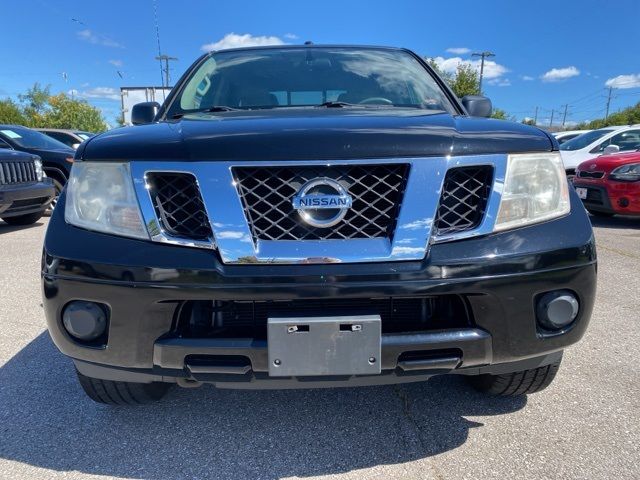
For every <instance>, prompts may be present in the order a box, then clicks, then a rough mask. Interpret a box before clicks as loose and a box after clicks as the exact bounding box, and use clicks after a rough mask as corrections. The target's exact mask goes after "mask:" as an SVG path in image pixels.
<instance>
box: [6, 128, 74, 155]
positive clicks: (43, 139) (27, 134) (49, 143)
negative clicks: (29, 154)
mask: <svg viewBox="0 0 640 480" xmlns="http://www.w3.org/2000/svg"><path fill="white" fill-rule="evenodd" d="M0 135H2V136H3V137H4V138H6V139H8V140H9V141H10V142H13V143H15V144H16V145H18V146H19V147H23V148H41V149H46V150H59V149H63V150H69V147H68V146H67V145H65V144H64V143H62V142H59V141H58V140H55V139H53V138H51V137H49V136H47V135H45V134H44V133H40V132H36V131H35V130H31V129H29V128H20V127H11V128H3V129H1V130H0Z"/></svg>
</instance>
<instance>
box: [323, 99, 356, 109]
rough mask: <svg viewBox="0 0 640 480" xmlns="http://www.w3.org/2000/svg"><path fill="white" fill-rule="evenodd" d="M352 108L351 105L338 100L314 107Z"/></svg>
mask: <svg viewBox="0 0 640 480" xmlns="http://www.w3.org/2000/svg"><path fill="white" fill-rule="evenodd" d="M353 106H355V105H354V104H353V103H349V102H340V101H338V100H332V101H329V102H323V103H321V104H319V105H316V107H325V108H342V107H353Z"/></svg>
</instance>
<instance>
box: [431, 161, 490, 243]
mask: <svg viewBox="0 0 640 480" xmlns="http://www.w3.org/2000/svg"><path fill="white" fill-rule="evenodd" d="M492 179H493V168H492V167H491V166H489V165H481V166H473V167H458V168H452V169H450V170H449V171H448V172H447V175H446V176H445V179H444V184H443V187H442V194H441V196H440V204H439V206H438V212H437V214H436V219H435V222H434V228H435V234H436V235H444V234H449V233H457V232H463V231H466V230H472V229H474V228H476V227H478V226H479V225H480V223H481V222H482V219H483V218H484V213H485V210H486V208H487V202H488V200H489V194H490V192H491V182H492Z"/></svg>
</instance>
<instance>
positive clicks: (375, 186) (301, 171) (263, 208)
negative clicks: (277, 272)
mask: <svg viewBox="0 0 640 480" xmlns="http://www.w3.org/2000/svg"><path fill="white" fill-rule="evenodd" d="M408 172H409V165H408V164H403V163H398V164H376V165H355V164H354V165H335V166H321V165H316V166H293V167H289V166H283V167H236V168H233V175H234V179H235V181H236V185H237V189H238V193H239V195H240V197H241V199H242V206H243V209H244V213H245V216H246V218H247V221H248V223H249V226H250V229H251V233H252V236H253V238H254V240H329V239H350V238H391V237H392V236H393V232H394V230H395V225H396V222H397V218H398V213H399V211H400V205H401V204H402V197H403V195H404V190H405V187H406V183H407V176H408ZM322 177H325V178H330V179H332V180H335V181H337V182H338V183H340V184H341V185H342V186H343V187H344V188H345V189H346V190H347V191H348V192H349V194H350V195H351V196H352V197H353V204H352V207H351V208H350V209H349V211H348V213H347V214H346V216H345V217H344V219H343V220H341V221H340V222H339V223H338V224H336V225H334V226H332V227H330V228H318V227H312V226H310V225H307V224H305V222H304V221H303V220H302V219H301V218H300V216H299V215H298V213H297V212H296V211H295V210H294V208H293V206H292V203H291V201H292V198H293V196H294V195H295V194H296V193H297V192H298V191H299V190H300V188H301V187H302V186H303V185H304V184H305V183H307V182H308V181H310V180H313V179H316V178H322Z"/></svg>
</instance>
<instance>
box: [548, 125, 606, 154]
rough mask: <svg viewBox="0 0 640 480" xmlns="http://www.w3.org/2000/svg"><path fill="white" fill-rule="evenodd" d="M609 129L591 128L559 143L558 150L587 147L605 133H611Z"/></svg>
mask: <svg viewBox="0 0 640 480" xmlns="http://www.w3.org/2000/svg"><path fill="white" fill-rule="evenodd" d="M611 131H612V130H611V129H601V130H593V131H591V132H587V133H583V134H582V135H578V136H577V137H576V138H572V139H571V140H568V141H566V142H564V143H563V144H562V145H560V150H581V149H583V148H585V147H588V146H589V145H591V144H592V143H593V142H595V141H596V140H598V139H599V138H602V137H604V136H605V135H606V134H607V133H611Z"/></svg>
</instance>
